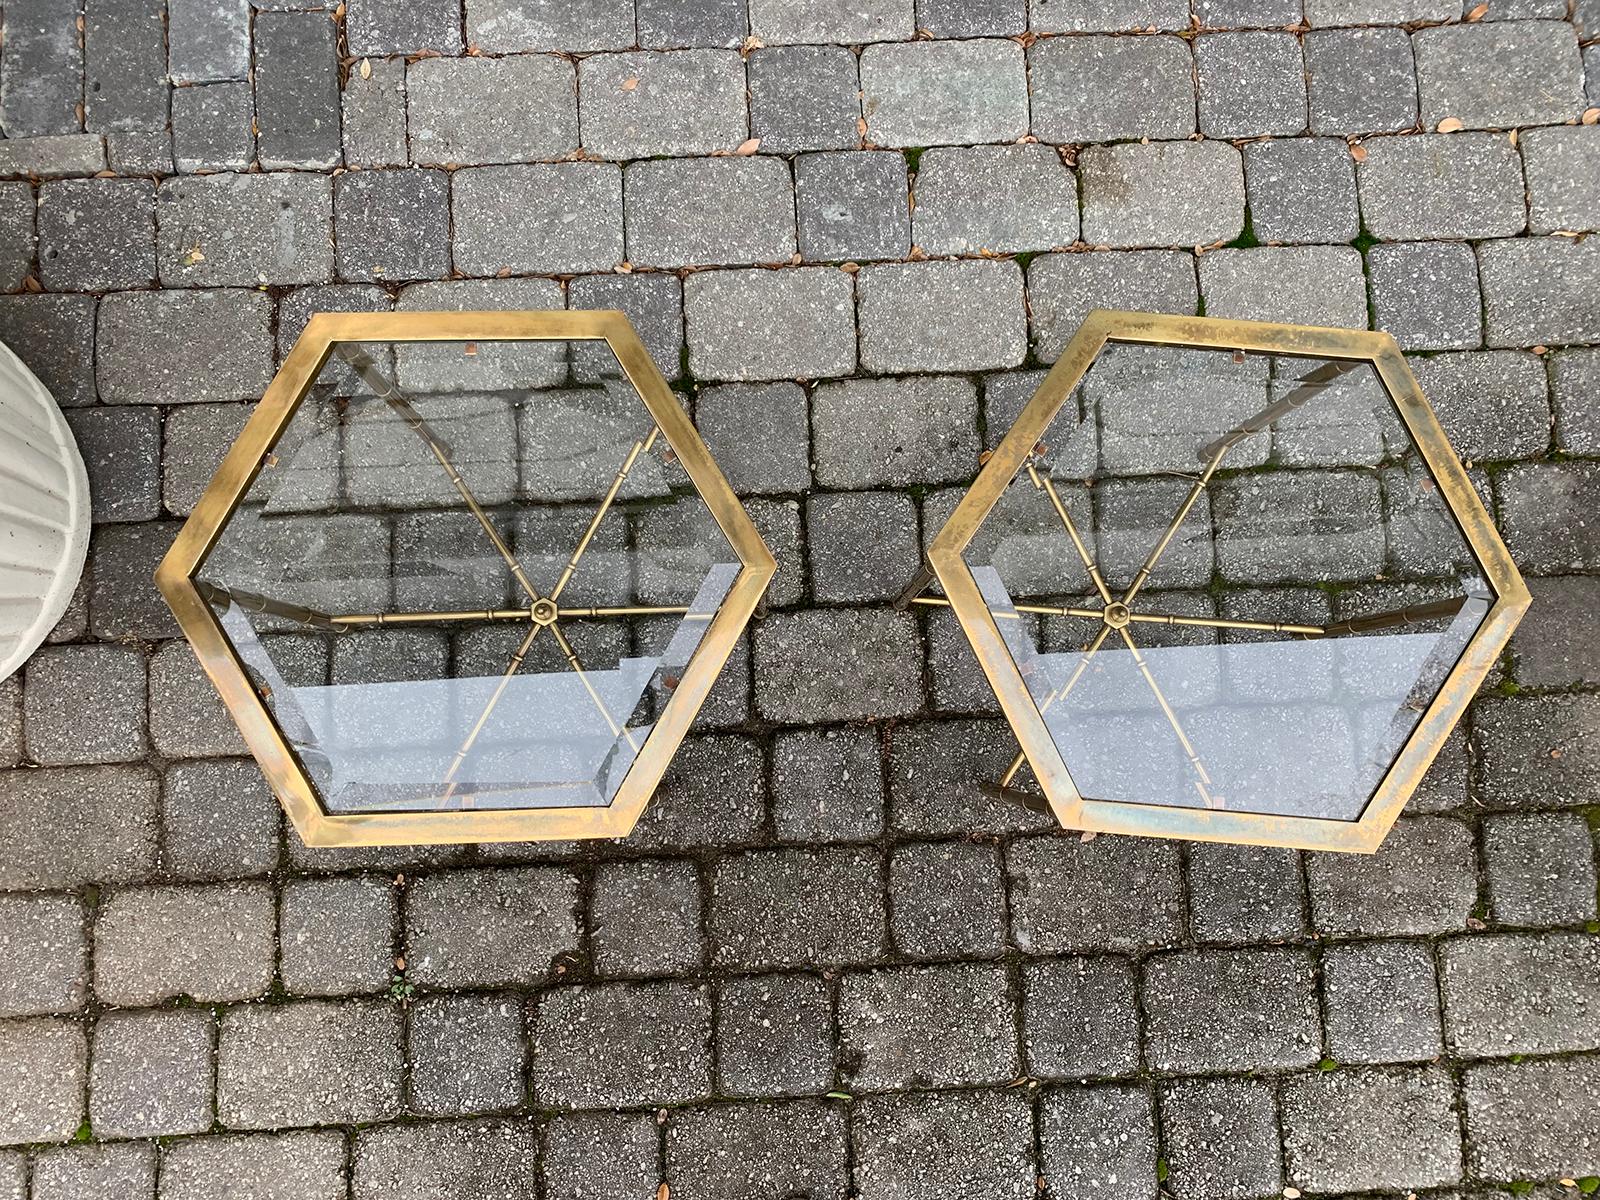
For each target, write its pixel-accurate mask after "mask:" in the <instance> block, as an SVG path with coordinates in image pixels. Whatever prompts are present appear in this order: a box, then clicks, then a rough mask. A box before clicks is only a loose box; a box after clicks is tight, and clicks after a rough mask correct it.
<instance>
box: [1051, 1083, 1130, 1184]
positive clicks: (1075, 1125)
mask: <svg viewBox="0 0 1600 1200" xmlns="http://www.w3.org/2000/svg"><path fill="white" fill-rule="evenodd" d="M1039 1145H1040V1149H1041V1150H1042V1151H1043V1155H1044V1161H1043V1163H1042V1164H1041V1166H1042V1167H1043V1170H1044V1177H1045V1178H1046V1179H1050V1180H1053V1181H1055V1182H1054V1183H1053V1184H1052V1186H1053V1187H1054V1188H1056V1189H1058V1190H1061V1191H1062V1192H1063V1193H1064V1194H1066V1195H1079V1196H1097V1195H1106V1194H1110V1195H1117V1194H1121V1193H1123V1192H1124V1189H1126V1194H1127V1195H1137V1196H1145V1195H1155V1194H1157V1186H1158V1185H1157V1183H1156V1176H1157V1166H1156V1129H1155V1108H1154V1104H1153V1102H1152V1100H1151V1096H1150V1093H1149V1092H1147V1091H1145V1090H1144V1089H1143V1088H1137V1087H1100V1088H1067V1089H1063V1090H1061V1091H1054V1092H1048V1093H1046V1095H1045V1098H1044V1102H1043V1103H1042V1105H1041V1106H1040V1109H1039Z"/></svg>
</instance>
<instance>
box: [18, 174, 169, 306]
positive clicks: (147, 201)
mask: <svg viewBox="0 0 1600 1200" xmlns="http://www.w3.org/2000/svg"><path fill="white" fill-rule="evenodd" d="M154 204H155V185H154V184H152V183H151V182H150V181H149V180H148V179H60V180H51V181H49V182H46V183H43V184H41V185H40V187H39V213H38V221H39V280H40V282H41V283H43V284H44V286H45V287H47V288H49V289H50V290H51V291H58V292H74V291H76V292H101V291H110V290H111V289H113V288H131V287H144V286H146V285H147V284H150V283H153V282H154V281H155V277H156V246H155V225H156V222H155V212H154Z"/></svg>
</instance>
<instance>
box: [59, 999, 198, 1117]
mask: <svg viewBox="0 0 1600 1200" xmlns="http://www.w3.org/2000/svg"><path fill="white" fill-rule="evenodd" d="M212 1041H213V1028H212V1020H211V1014H210V1013H208V1012H206V1011H204V1010H203V1009H177V1010H172V1011H152V1012H110V1013H105V1014H103V1015H102V1016H101V1017H100V1019H99V1020H97V1021H96V1022H95V1026H94V1056H93V1059H92V1060H91V1062H90V1064H89V1123H90V1125H91V1126H92V1127H93V1128H94V1131H95V1136H96V1137H101V1138H106V1137H113V1138H117V1137H127V1138H137V1137H162V1136H166V1135H168V1134H175V1133H204V1132H206V1131H207V1130H208V1129H210V1128H211V1120H212V1115H213V1114H212V1104H211V1096H212V1090H213V1083H214V1079H213V1069H212V1064H211V1052H212Z"/></svg>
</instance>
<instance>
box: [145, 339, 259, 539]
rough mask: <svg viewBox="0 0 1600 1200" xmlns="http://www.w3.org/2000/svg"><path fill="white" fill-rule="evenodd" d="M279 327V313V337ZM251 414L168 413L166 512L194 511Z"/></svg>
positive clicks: (208, 409) (210, 409) (218, 408)
mask: <svg viewBox="0 0 1600 1200" xmlns="http://www.w3.org/2000/svg"><path fill="white" fill-rule="evenodd" d="M282 326H283V317H282V315H281V310H280V316H279V329H280V333H281V330H282ZM253 411H254V405H250V404H193V405H186V406H184V407H182V408H178V409H173V410H171V411H170V412H168V414H167V419H166V421H165V422H163V430H162V435H163V436H162V453H161V475H162V478H161V502H162V506H163V507H164V508H165V509H166V510H167V512H169V513H171V514H172V515H174V516H179V517H182V516H187V515H188V514H189V513H191V512H193V511H194V507H195V505H196V504H198V503H199V502H200V497H201V495H202V494H203V493H204V492H205V489H206V487H207V485H209V484H210V482H211V479H212V476H214V475H215V474H216V472H217V468H218V467H220V466H221V465H222V459H223V456H224V455H225V454H226V453H227V451H228V447H230V446H231V445H232V444H233V442H234V439H236V438H237V437H238V436H239V434H240V433H241V432H242V431H243V430H244V426H245V422H246V421H248V420H249V419H250V414H251V413H252V412H253Z"/></svg>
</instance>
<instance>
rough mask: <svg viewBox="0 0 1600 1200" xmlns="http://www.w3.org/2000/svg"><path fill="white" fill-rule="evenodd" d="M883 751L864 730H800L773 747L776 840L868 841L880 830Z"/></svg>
mask: <svg viewBox="0 0 1600 1200" xmlns="http://www.w3.org/2000/svg"><path fill="white" fill-rule="evenodd" d="M883 807H884V788H883V751H882V748H881V746H880V745H879V742H878V738H877V735H876V734H874V733H873V732H872V731H871V730H865V729H825V730H810V729H799V730H794V731H791V732H786V733H780V734H779V735H778V736H777V737H776V738H775V739H774V741H773V744H772V823H773V831H774V832H775V833H776V835H777V837H778V839H779V840H780V841H786V842H831V841H840V842H850V841H870V840H872V839H873V838H875V837H877V836H878V835H879V834H880V833H881V832H882V831H883Z"/></svg>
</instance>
